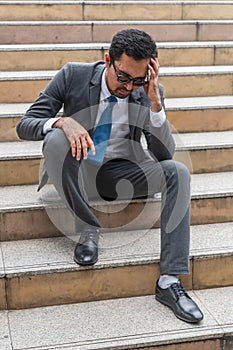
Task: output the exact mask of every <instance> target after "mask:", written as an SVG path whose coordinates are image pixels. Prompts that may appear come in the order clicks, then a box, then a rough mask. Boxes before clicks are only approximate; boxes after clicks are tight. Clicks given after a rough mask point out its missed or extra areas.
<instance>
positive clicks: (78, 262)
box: [74, 258, 98, 266]
mask: <svg viewBox="0 0 233 350" xmlns="http://www.w3.org/2000/svg"><path fill="white" fill-rule="evenodd" d="M97 261H98V259H96V260H94V261H93V262H91V263H81V262H80V261H78V260H76V259H75V258H74V262H75V263H76V264H78V265H80V266H92V265H95V264H96V263H97Z"/></svg>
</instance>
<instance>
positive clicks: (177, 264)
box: [97, 160, 190, 274]
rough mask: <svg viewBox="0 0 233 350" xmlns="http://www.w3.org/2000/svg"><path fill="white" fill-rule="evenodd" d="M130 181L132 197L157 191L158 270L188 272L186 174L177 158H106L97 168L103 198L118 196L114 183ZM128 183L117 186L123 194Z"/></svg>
mask: <svg viewBox="0 0 233 350" xmlns="http://www.w3.org/2000/svg"><path fill="white" fill-rule="evenodd" d="M122 179H125V180H128V181H130V182H131V184H132V186H133V189H134V192H133V197H135V198H138V197H145V196H148V195H149V196H150V195H152V194H153V193H156V192H161V195H162V209H161V257H160V270H161V274H186V273H189V235H190V222H189V207H190V175H189V171H188V169H187V168H186V167H185V166H184V165H183V164H182V163H179V162H176V161H174V160H166V161H162V162H159V163H158V162H154V161H146V162H143V163H140V164H139V165H137V164H135V163H132V162H130V161H122V160H115V161H110V162H108V163H106V164H104V166H102V168H101V169H100V170H99V173H98V175H97V187H98V189H99V192H100V194H101V195H102V196H103V197H106V198H109V197H110V198H112V199H115V198H119V193H117V190H116V188H117V183H118V182H119V181H120V180H122ZM128 189H129V186H128V184H127V182H126V184H125V188H123V189H122V190H121V194H122V196H123V198H124V195H125V197H127V196H128V195H129V190H128Z"/></svg>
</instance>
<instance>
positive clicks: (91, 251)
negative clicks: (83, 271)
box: [74, 228, 99, 266]
mask: <svg viewBox="0 0 233 350" xmlns="http://www.w3.org/2000/svg"><path fill="white" fill-rule="evenodd" d="M98 242H99V230H98V229H92V228H88V229H86V230H84V231H83V232H82V233H81V236H80V238H79V241H78V244H77V245H76V247H75V250H74V261H75V262H76V263H77V264H79V265H85V266H86V265H94V264H95V263H96V262H97V260H98Z"/></svg>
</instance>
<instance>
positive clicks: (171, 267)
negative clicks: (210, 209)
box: [43, 129, 190, 274]
mask: <svg viewBox="0 0 233 350" xmlns="http://www.w3.org/2000/svg"><path fill="white" fill-rule="evenodd" d="M43 154H44V160H45V163H44V165H45V168H46V171H47V173H48V176H49V178H50V180H51V182H52V183H53V184H54V186H55V188H56V190H57V192H58V193H59V195H60V197H61V199H62V201H63V202H64V203H65V204H66V206H67V207H68V208H69V210H70V211H71V212H72V213H73V215H74V217H75V220H76V228H77V231H78V230H82V229H83V228H84V227H85V226H94V227H101V224H100V222H99V220H98V219H97V217H96V216H95V215H94V213H93V212H92V211H91V209H90V206H89V200H90V199H95V198H97V199H105V200H106V199H107V200H115V199H128V198H150V197H152V196H153V195H154V194H155V193H160V192H161V217H160V223H161V253H160V272H161V274H188V273H189V236H190V174H189V171H188V169H187V168H186V166H185V165H183V164H182V163H179V162H177V161H175V160H164V161H161V162H158V161H155V160H153V159H146V158H145V161H142V162H140V163H137V162H135V161H133V160H132V159H129V158H127V159H113V160H105V162H104V164H103V165H102V166H101V167H100V168H99V169H97V168H95V167H94V166H92V165H91V164H89V162H88V160H80V161H77V160H76V159H75V158H73V157H72V155H71V152H70V145H69V142H68V140H67V139H66V137H65V135H64V133H63V131H62V130H60V129H54V130H53V131H52V132H49V133H48V134H47V135H46V137H45V141H44V145H43ZM155 216H156V214H155ZM155 219H156V218H155Z"/></svg>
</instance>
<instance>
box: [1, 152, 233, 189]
mask: <svg viewBox="0 0 233 350" xmlns="http://www.w3.org/2000/svg"><path fill="white" fill-rule="evenodd" d="M174 158H175V159H176V160H178V161H180V162H182V163H184V164H186V166H188V168H189V169H190V171H191V172H192V173H208V172H220V171H233V163H232V162H231V161H230V160H231V159H233V148H225V149H224V148H221V149H209V150H196V151H180V152H176V154H175V157H174ZM40 163H41V159H40V158H39V159H38V158H37V159H20V160H2V161H0V186H10V185H27V184H37V183H38V181H39V169H40Z"/></svg>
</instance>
